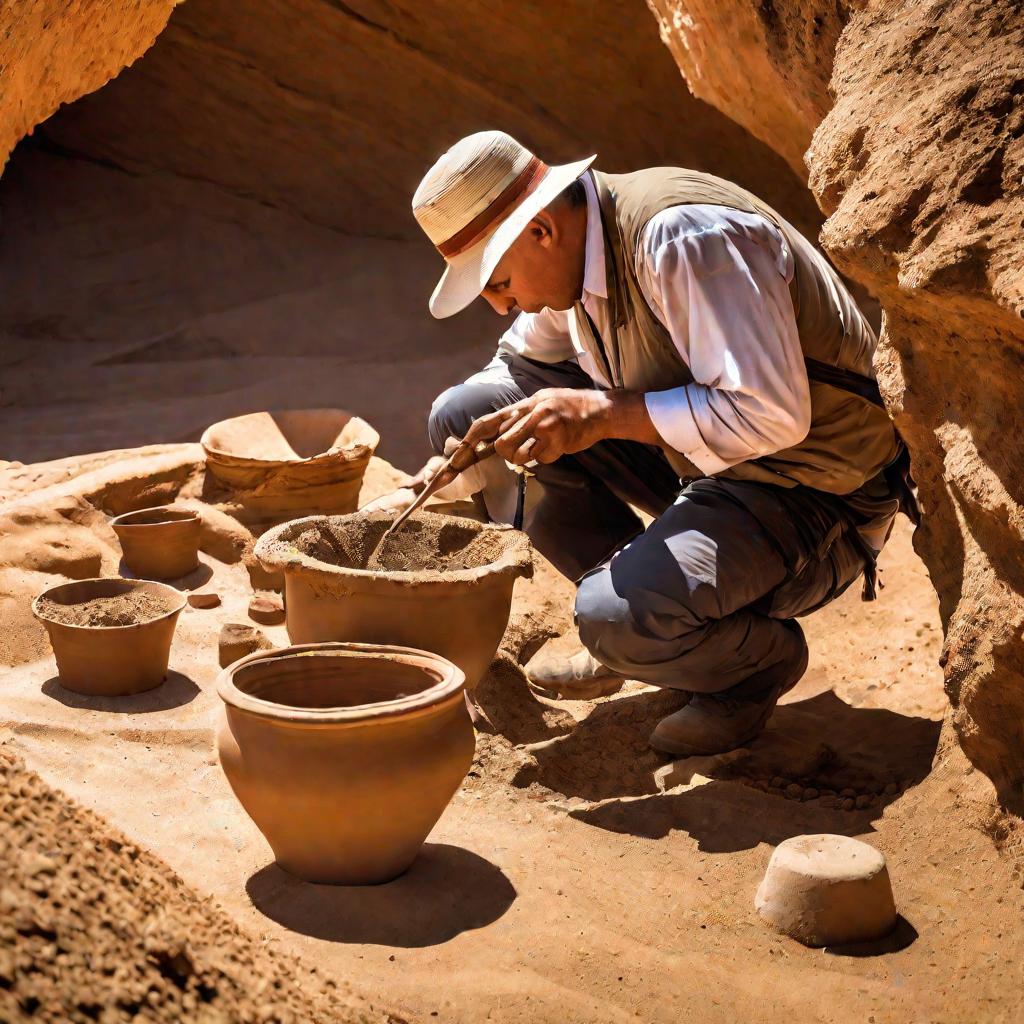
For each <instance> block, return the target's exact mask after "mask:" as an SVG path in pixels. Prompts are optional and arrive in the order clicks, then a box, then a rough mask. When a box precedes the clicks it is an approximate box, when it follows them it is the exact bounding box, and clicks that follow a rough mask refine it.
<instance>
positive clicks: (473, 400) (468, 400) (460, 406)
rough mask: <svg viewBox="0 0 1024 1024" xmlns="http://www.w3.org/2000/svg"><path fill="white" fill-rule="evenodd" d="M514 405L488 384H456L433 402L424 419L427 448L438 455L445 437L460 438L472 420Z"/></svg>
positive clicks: (440, 452)
mask: <svg viewBox="0 0 1024 1024" xmlns="http://www.w3.org/2000/svg"><path fill="white" fill-rule="evenodd" d="M512 401H514V397H506V396H505V395H504V394H503V392H502V389H501V388H500V387H499V386H492V385H491V384H489V383H483V382H482V383H466V384H456V385H455V386H454V387H450V388H448V390H447V391H443V392H441V394H440V395H438V396H437V398H435V399H434V404H433V405H432V406H431V407H430V416H429V418H428V419H427V434H428V436H429V437H430V444H431V446H432V447H433V449H434V451H435V452H437V453H438V454H439V455H440V454H442V453H443V452H444V443H445V441H447V440H448V438H449V437H464V436H465V434H466V431H467V430H469V428H470V425H471V424H472V423H473V421H474V420H475V419H478V418H479V417H480V416H486V415H487V414H488V413H491V412H494V411H495V410H496V409H500V408H501V407H502V406H503V405H508V404H510V403H511V402H512Z"/></svg>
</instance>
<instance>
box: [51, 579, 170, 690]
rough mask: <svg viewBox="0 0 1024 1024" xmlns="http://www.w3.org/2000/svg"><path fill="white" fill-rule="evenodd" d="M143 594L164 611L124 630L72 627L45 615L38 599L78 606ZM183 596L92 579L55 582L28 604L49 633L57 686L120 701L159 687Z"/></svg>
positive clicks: (137, 583)
mask: <svg viewBox="0 0 1024 1024" xmlns="http://www.w3.org/2000/svg"><path fill="white" fill-rule="evenodd" d="M132 592H138V593H143V594H147V595H149V596H150V597H152V598H153V599H154V601H155V602H158V603H159V604H160V605H161V606H162V607H163V608H164V609H165V610H164V611H162V613H160V614H158V615H156V616H155V617H154V618H150V619H148V620H146V621H142V622H135V623H132V624H131V625H126V626H77V625H68V624H66V623H62V622H56V621H54V620H53V619H52V618H49V617H47V614H46V604H45V601H44V599H49V600H50V601H53V602H55V603H57V604H61V605H78V604H82V603H84V602H86V601H91V600H92V599H93V598H97V597H116V596H119V595H124V594H130V593H132ZM184 607H185V595H184V594H183V593H181V591H180V590H175V589H174V587H169V586H167V584H165V583H153V582H150V581H148V580H122V579H92V580H77V581H76V582H74V583H61V584H59V585H57V586H55V587H50V588H49V589H48V590H44V591H43V593H42V594H40V595H39V597H37V598H36V599H35V601H33V602H32V612H33V614H34V615H35V616H36V618H37V619H39V620H40V621H41V622H42V623H43V625H44V626H45V627H46V631H47V633H49V635H50V644H51V646H52V647H53V653H54V657H55V658H56V659H57V673H58V675H59V676H60V681H61V685H62V686H64V687H66V688H67V689H68V690H73V691H74V692H75V693H84V694H87V695H89V696H96V697H125V696H128V695H129V694H133V693H143V692H144V691H146V690H152V689H154V688H155V687H157V686H159V685H160V684H161V683H162V682H163V681H164V678H165V677H166V675H167V662H168V660H169V658H170V653H171V640H172V639H173V637H174V627H175V626H176V625H177V622H178V615H179V614H180V613H181V610H182V608H184Z"/></svg>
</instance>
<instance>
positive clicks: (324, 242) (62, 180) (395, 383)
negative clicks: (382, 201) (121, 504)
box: [0, 142, 507, 466]
mask: <svg viewBox="0 0 1024 1024" xmlns="http://www.w3.org/2000/svg"><path fill="white" fill-rule="evenodd" d="M0 219H2V223H3V230H2V231H0V269H2V274H3V278H4V303H3V309H2V311H0V377H2V380H0V459H8V460H11V459H17V460H20V461H22V462H26V463H27V462H39V461H42V460H44V459H55V458H62V457H64V456H68V455H76V454H80V453H86V452H98V451H103V450H106V449H111V448H122V447H128V446H133V445H146V444H156V443H161V442H168V441H192V440H198V439H199V436H200V434H201V433H202V432H203V430H204V429H205V428H206V427H207V426H208V425H209V424H210V423H212V422H214V421H215V420H217V419H221V418H223V417H226V416H234V415H238V414H240V413H245V412H254V411H257V410H260V409H281V408H296V407H297V408H315V407H318V406H326V407H340V408H345V409H349V410H350V411H352V412H355V413H357V414H359V415H360V416H362V417H363V418H364V419H366V420H368V421H369V422H370V423H372V424H373V425H374V426H376V427H377V428H378V429H379V430H380V432H381V434H382V435H384V442H383V444H382V447H381V454H382V455H383V456H384V457H385V458H388V459H390V460H391V461H392V462H395V463H398V464H400V465H404V466H411V465H413V464H414V463H417V462H419V461H421V460H422V459H423V458H424V457H425V456H426V455H427V454H428V452H427V444H426V436H425V432H424V428H423V424H424V423H425V421H426V416H427V411H428V410H429V408H430V403H431V401H432V400H433V399H434V397H435V396H436V395H438V394H439V393H440V392H441V391H443V390H444V388H446V387H448V386H449V385H450V384H454V383H457V382H458V381H460V380H462V379H464V378H465V377H466V376H467V375H468V374H469V373H471V372H473V371H475V370H477V369H479V368H480V367H481V366H483V365H484V364H485V363H486V362H487V361H488V360H489V359H490V357H491V355H492V354H493V352H494V349H495V347H496V344H497V338H498V335H499V334H500V333H501V331H502V330H503V329H504V327H505V326H507V324H506V322H505V321H504V320H502V319H501V318H500V317H497V316H495V315H494V314H493V313H492V312H490V310H488V309H486V308H485V307H484V304H483V303H482V302H481V303H477V304H476V306H475V307H474V308H473V309H472V310H469V311H467V312H466V313H464V314H463V315H461V316H459V317H456V318H454V319H452V320H448V321H445V322H444V323H443V324H442V323H441V322H439V321H435V320H434V319H433V318H432V317H430V315H429V314H428V313H427V311H426V302H427V298H428V296H429V295H430V293H431V290H432V289H433V287H434V284H435V283H436V280H437V278H438V276H439V275H440V272H441V269H442V268H443V262H442V261H441V259H440V257H439V256H438V255H437V254H436V253H435V252H434V251H433V249H432V248H431V247H430V245H429V244H428V243H427V242H426V240H423V241H419V240H417V241H416V242H403V241H388V240H385V239H366V238H356V237H352V236H348V235H345V234H343V233H341V232H340V231H336V230H331V229H329V228H325V227H320V226H317V225H313V224H311V223H309V222H308V221H305V220H303V219H301V218H300V217H298V216H297V215H295V214H294V213H287V212H284V211H281V210H276V209H272V208H271V207H269V206H265V205H262V204H260V203H258V202H255V201H252V200H247V199H244V198H239V197H234V196H230V195H227V194H226V193H224V192H223V191H221V190H220V189H218V188H216V187H215V186H212V185H208V184H206V183H204V182H202V181H195V180H187V179H184V178H177V177H174V176H170V175H167V176H162V175H159V174H150V175H131V174H127V173H125V172H122V171H119V170H115V169H112V168H110V167H107V166H104V165H103V164H100V163H92V162H90V161H87V160H83V159H74V158H68V157H62V156H58V155H55V154H53V153H50V152H47V151H44V150H41V149H39V148H38V147H37V146H35V145H33V144H32V143H31V142H28V143H25V144H23V145H22V146H20V147H19V148H18V150H17V151H16V153H15V154H14V156H13V157H12V158H11V162H10V164H9V165H8V167H7V168H6V169H5V170H4V174H3V177H2V179H0Z"/></svg>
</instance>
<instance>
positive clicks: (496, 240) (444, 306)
mask: <svg viewBox="0 0 1024 1024" xmlns="http://www.w3.org/2000/svg"><path fill="white" fill-rule="evenodd" d="M596 159H597V158H596V156H588V157H587V158H586V160H577V161H576V163H573V164H559V165H557V166H555V167H549V168H548V172H547V174H545V175H544V177H543V178H541V180H540V184H538V186H537V187H536V188H535V189H534V190H533V191H532V192H531V193H530V194H529V195H528V196H527V197H526V198H525V199H524V200H523V201H522V202H521V203H520V204H519V205H518V206H516V207H514V208H513V210H512V212H511V213H510V214H509V215H508V216H507V217H506V218H505V219H504V220H503V221H500V222H499V224H498V226H497V227H496V228H495V229H494V230H493V231H492V232H491V233H490V234H488V235H485V236H484V237H483V238H482V239H481V240H480V241H479V242H477V243H476V245H474V246H473V247H472V248H470V249H467V250H466V251H465V252H460V253H459V254H458V255H457V256H453V257H452V258H451V259H450V260H448V266H447V267H445V271H444V273H443V274H442V275H441V280H440V281H438V282H437V287H436V288H435V289H434V294H433V295H431V296H430V312H431V313H432V314H433V315H434V316H435V317H436V318H437V319H438V320H443V319H444V318H445V317H448V316H453V315H454V314H455V313H459V312H461V311H462V310H464V309H465V308H466V307H467V306H468V305H469V304H470V303H471V302H472V301H473V300H474V299H475V298H476V297H477V296H478V295H479V294H480V293H481V292H482V291H483V290H484V286H485V285H486V284H487V282H488V280H490V277H491V274H493V273H494V268H495V267H496V266H497V265H498V263H499V262H500V260H501V258H502V256H504V255H505V253H506V252H508V250H509V248H510V246H511V245H512V243H513V242H514V241H515V240H516V239H517V238H518V237H519V236H520V235H521V234H522V233H523V231H524V230H525V229H526V226H527V224H529V223H530V221H531V220H533V218H534V217H536V216H537V214H538V213H540V211H541V210H543V209H544V207H545V206H548V205H549V204H550V203H552V202H553V201H554V200H555V198H556V197H557V196H558V195H559V194H560V193H561V192H562V191H564V190H565V189H566V188H568V187H569V185H571V184H572V183H573V182H574V181H575V180H576V179H577V178H578V177H579V176H580V175H581V174H582V173H583V172H584V171H585V170H586V169H587V168H588V167H589V166H590V165H591V164H592V163H593V162H594V160H596Z"/></svg>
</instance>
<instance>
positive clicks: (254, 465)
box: [202, 409, 380, 518]
mask: <svg viewBox="0 0 1024 1024" xmlns="http://www.w3.org/2000/svg"><path fill="white" fill-rule="evenodd" d="M379 442H380V436H379V435H378V434H377V431H376V430H374V429H373V427H371V426H370V425H369V423H366V422H365V421H363V420H361V419H359V417H357V416H353V415H352V414H351V413H348V412H345V411H344V410H342V409H291V410H286V411H280V412H254V413H249V414H248V415H245V416H235V417H233V418H232V419H228V420H222V421H221V422H219V423H214V424H213V425H212V426H211V427H208V428H207V430H206V432H205V433H204V434H203V437H202V445H203V450H204V451H205V452H206V468H207V470H208V471H209V473H210V474H211V475H212V476H213V477H215V478H216V479H217V480H218V481H219V482H220V483H221V484H223V485H224V486H226V487H228V488H229V489H230V490H231V491H232V493H233V494H234V496H235V497H236V498H237V499H238V500H239V501H241V503H242V504H243V505H245V506H246V508H247V509H249V510H250V511H251V512H256V513H259V514H260V515H262V516H268V517H270V518H291V517H296V516H303V515H310V514H312V513H314V512H318V511H322V510H324V509H327V510H329V511H332V512H352V511H354V510H355V507H356V503H357V501H358V499H359V489H360V487H361V486H362V482H363V473H364V472H365V471H366V467H367V465H368V464H369V462H370V457H371V456H372V455H373V452H374V449H375V448H376V447H377V445H378V443H379Z"/></svg>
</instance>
